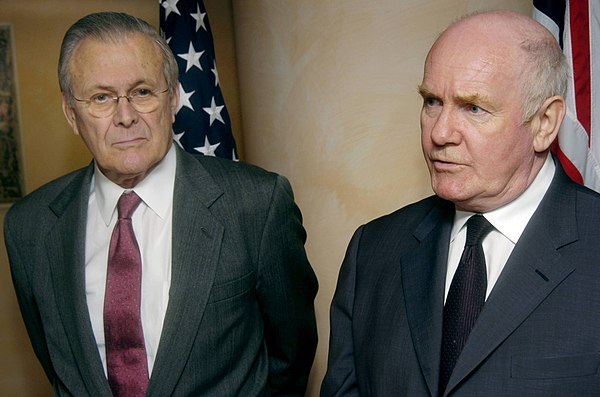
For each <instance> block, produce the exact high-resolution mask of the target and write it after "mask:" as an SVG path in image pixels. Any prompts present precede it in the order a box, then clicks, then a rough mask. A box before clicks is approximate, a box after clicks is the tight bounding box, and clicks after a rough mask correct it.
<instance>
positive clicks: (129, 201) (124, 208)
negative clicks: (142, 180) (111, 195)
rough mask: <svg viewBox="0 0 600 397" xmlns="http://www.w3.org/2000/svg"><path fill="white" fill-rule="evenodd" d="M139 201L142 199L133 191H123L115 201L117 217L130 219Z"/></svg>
mask: <svg viewBox="0 0 600 397" xmlns="http://www.w3.org/2000/svg"><path fill="white" fill-rule="evenodd" d="M141 201H142V199H141V198H140V196H138V195H137V194H135V192H133V191H131V192H124V193H123V194H122V195H121V197H119V202H118V203H117V212H118V214H119V219H130V218H131V215H132V214H133V212H134V211H135V209H136V208H137V206H138V205H139V204H140V202H141Z"/></svg>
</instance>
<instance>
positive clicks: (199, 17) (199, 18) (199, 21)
mask: <svg viewBox="0 0 600 397" xmlns="http://www.w3.org/2000/svg"><path fill="white" fill-rule="evenodd" d="M196 9H197V11H196V13H195V14H194V13H192V14H190V15H191V16H192V18H194V19H195V20H196V32H197V31H198V29H200V28H202V29H204V30H206V25H204V16H205V15H206V13H205V12H201V11H200V5H199V4H196Z"/></svg>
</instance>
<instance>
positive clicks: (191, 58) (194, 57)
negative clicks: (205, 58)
mask: <svg viewBox="0 0 600 397" xmlns="http://www.w3.org/2000/svg"><path fill="white" fill-rule="evenodd" d="M202 54H204V51H200V52H196V49H195V48H194V46H193V45H192V43H191V42H190V47H189V48H188V52H187V54H177V56H178V57H179V58H181V59H185V60H186V61H187V65H186V67H185V71H186V73H187V71H188V70H190V69H191V68H192V67H193V66H195V67H197V68H198V69H200V70H202V66H201V65H200V57H201V56H202Z"/></svg>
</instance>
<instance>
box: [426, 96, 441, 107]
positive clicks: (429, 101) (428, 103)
mask: <svg viewBox="0 0 600 397" xmlns="http://www.w3.org/2000/svg"><path fill="white" fill-rule="evenodd" d="M423 103H424V105H425V106H428V107H431V106H439V105H440V104H441V103H440V101H439V100H438V99H435V98H423Z"/></svg>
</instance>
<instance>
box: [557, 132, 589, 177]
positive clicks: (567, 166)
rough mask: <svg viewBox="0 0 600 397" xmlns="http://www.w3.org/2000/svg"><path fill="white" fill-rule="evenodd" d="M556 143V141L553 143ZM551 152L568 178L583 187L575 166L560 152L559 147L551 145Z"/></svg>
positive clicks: (579, 173)
mask: <svg viewBox="0 0 600 397" xmlns="http://www.w3.org/2000/svg"><path fill="white" fill-rule="evenodd" d="M555 143H556V141H555ZM552 149H553V152H554V153H556V156H557V157H558V160H559V161H560V164H561V165H562V167H563V169H564V170H565V172H566V173H567V175H569V177H570V178H571V179H572V180H574V181H575V182H577V183H579V184H581V185H583V176H581V172H579V170H578V169H577V167H575V164H573V163H572V162H571V160H570V159H569V158H568V157H567V155H566V154H565V153H564V152H563V151H562V149H561V148H560V145H553V148H552Z"/></svg>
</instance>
